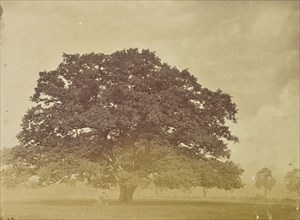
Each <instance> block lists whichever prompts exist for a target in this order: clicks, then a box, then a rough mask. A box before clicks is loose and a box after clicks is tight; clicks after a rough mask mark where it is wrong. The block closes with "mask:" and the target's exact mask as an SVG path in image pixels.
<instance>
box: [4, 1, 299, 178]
mask: <svg viewBox="0 0 300 220" xmlns="http://www.w3.org/2000/svg"><path fill="white" fill-rule="evenodd" d="M1 4H2V7H3V16H2V19H1V146H2V147H3V146H13V145H16V144H17V139H16V137H15V136H16V134H17V133H18V132H19V131H20V126H19V125H20V123H21V119H22V116H23V115H24V113H25V112H26V110H27V108H29V107H30V106H31V103H30V102H29V97H30V96H31V95H32V94H33V92H34V87H35V85H36V80H37V79H38V73H39V71H42V70H52V69H55V68H56V67H57V66H58V64H59V63H60V62H61V61H62V53H63V52H65V53H88V52H101V53H112V52H114V51H116V50H121V49H124V48H130V47H134V48H135V47H137V48H140V49H143V48H144V49H150V50H152V51H156V53H157V55H158V56H159V57H160V58H162V60H163V61H164V62H167V63H168V64H170V65H172V66H176V67H178V68H179V69H183V68H188V69H189V70H190V72H191V73H193V74H194V75H195V76H196V77H197V78H198V81H199V83H200V84H202V85H204V86H206V87H208V88H210V89H213V90H215V89H217V88H221V89H222V90H223V91H225V92H227V93H229V94H231V95H232V96H233V100H234V101H235V102H236V103H237V105H238V108H239V115H238V118H239V123H238V124H237V125H234V126H233V127H232V130H233V131H234V132H235V134H236V135H237V136H239V138H240V143H238V144H235V145H231V149H232V159H233V160H234V161H236V162H237V163H240V164H241V165H242V167H243V168H244V169H245V170H247V171H248V172H247V173H246V174H247V175H248V176H249V175H252V174H255V173H254V172H256V171H257V170H258V169H260V168H262V167H264V166H267V167H269V168H271V169H273V170H274V172H275V174H276V172H277V173H278V172H279V171H280V172H281V173H283V172H286V171H287V170H288V169H289V168H290V167H289V163H290V162H293V164H294V166H298V165H297V164H298V163H299V2H297V1H291V2H288V1H272V2H270V1H264V2H261V1H253V2H252V1H240V2H239V1H233V2H228V1H215V2H208V1H200V2H194V1H187V2H186V1H181V2H180V1H176V2H169V1H164V2H158V1H153V2H152V1H147V2H130V1H126V2H107V1H98V2H97V1H82V2H79V1H53V2H51V1H44V2H38V1H32V2H30V1H15V2H12V1H1Z"/></svg>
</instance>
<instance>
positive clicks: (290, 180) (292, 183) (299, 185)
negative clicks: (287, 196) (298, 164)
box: [285, 168, 300, 198]
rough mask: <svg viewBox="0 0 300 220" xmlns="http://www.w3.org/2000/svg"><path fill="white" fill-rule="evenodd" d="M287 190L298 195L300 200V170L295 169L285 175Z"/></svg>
mask: <svg viewBox="0 0 300 220" xmlns="http://www.w3.org/2000/svg"><path fill="white" fill-rule="evenodd" d="M285 181H286V189H287V190H288V191H289V192H291V193H296V195H297V197H298V198H300V192H299V191H300V170H299V168H294V169H293V170H292V171H290V172H288V173H287V174H286V175H285Z"/></svg>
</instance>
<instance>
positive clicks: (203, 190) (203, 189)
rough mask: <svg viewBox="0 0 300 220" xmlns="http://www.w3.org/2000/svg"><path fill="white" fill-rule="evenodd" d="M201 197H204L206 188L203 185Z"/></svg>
mask: <svg viewBox="0 0 300 220" xmlns="http://www.w3.org/2000/svg"><path fill="white" fill-rule="evenodd" d="M202 193H203V198H206V195H207V190H206V188H205V187H203V188H202Z"/></svg>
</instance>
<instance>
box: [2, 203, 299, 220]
mask: <svg viewBox="0 0 300 220" xmlns="http://www.w3.org/2000/svg"><path fill="white" fill-rule="evenodd" d="M267 209H268V210H269V212H270V213H272V216H273V218H272V219H273V220H274V219H299V211H298V212H297V211H296V209H295V207H294V206H293V205H292V204H291V203H287V202H272V203H271V202H269V203H264V202H262V201H244V200H233V201H229V200H227V201H222V200H218V201H217V200H164V199H153V200H141V199H139V200H134V201H132V202H130V203H122V202H119V201H116V200H110V202H109V205H108V206H107V207H104V208H100V207H99V206H97V202H96V200H89V199H76V200H75V199H67V200H61V199H60V200H54V199H53V200H20V201H9V202H8V201H7V202H3V203H2V216H3V217H4V218H3V219H5V220H6V219H7V218H11V217H13V218H14V219H15V220H18V219H256V217H255V213H257V215H259V216H260V218H259V219H260V220H261V219H268V216H267Z"/></svg>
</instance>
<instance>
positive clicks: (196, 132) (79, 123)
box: [5, 49, 243, 200]
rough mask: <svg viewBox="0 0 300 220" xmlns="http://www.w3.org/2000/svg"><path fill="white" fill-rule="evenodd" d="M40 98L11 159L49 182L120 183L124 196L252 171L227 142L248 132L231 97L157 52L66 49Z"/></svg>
mask: <svg viewBox="0 0 300 220" xmlns="http://www.w3.org/2000/svg"><path fill="white" fill-rule="evenodd" d="M31 100H32V102H33V103H34V106H33V107H32V108H31V109H29V110H28V111H27V113H26V114H25V116H24V118H23V122H22V131H21V132H20V134H19V135H18V138H19V141H20V143H21V144H20V146H18V147H15V148H13V149H11V151H10V155H11V158H12V159H11V160H10V159H7V160H5V161H6V163H7V164H9V166H10V167H20V166H22V167H27V168H30V174H32V175H37V176H38V177H39V183H40V184H41V185H48V184H52V183H55V182H64V181H69V180H70V179H72V180H74V181H77V180H83V181H87V182H88V183H89V184H92V185H93V186H96V187H109V186H111V185H119V186H120V189H121V195H120V198H121V199H123V200H130V199H131V198H132V194H133V192H134V189H135V188H136V187H137V185H138V184H147V183H148V182H151V181H152V182H153V181H154V182H155V183H156V184H157V185H161V186H168V187H171V188H180V187H184V188H189V187H193V186H205V187H206V188H211V187H218V188H224V189H235V188H240V187H241V186H242V183H241V180H240V175H241V173H242V172H243V170H242V169H240V168H239V167H238V166H237V165H235V164H234V163H232V162H230V161H229V157H230V150H229V149H228V147H227V143H228V142H229V141H233V142H236V141H237V140H238V139H237V137H236V136H234V135H232V134H231V132H230V130H229V127H228V126H227V125H226V122H227V121H232V122H236V114H237V108H236V105H235V104H234V103H233V102H232V100H231V97H230V96H229V95H228V94H226V93H223V92H222V91H221V90H217V91H215V92H214V91H211V90H209V89H207V88H204V87H203V86H201V85H200V84H199V83H198V82H197V79H196V78H195V77H194V76H192V75H191V74H190V73H189V71H188V70H183V71H179V70H178V69H177V68H175V67H170V66H169V65H167V64H165V63H162V62H161V60H160V59H159V58H158V57H157V56H156V55H155V54H154V53H153V52H150V51H149V50H142V51H141V52H139V51H138V50H137V49H128V50H123V51H117V52H115V53H113V54H111V55H105V54H94V53H90V54H84V55H79V54H74V55H72V54H64V55H63V62H62V63H61V64H60V65H59V66H58V68H57V69H56V70H53V71H44V72H41V73H40V77H39V79H38V83H37V87H36V88H35V93H34V95H33V96H32V97H31ZM7 158H9V157H7ZM7 172H8V171H7Z"/></svg>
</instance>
